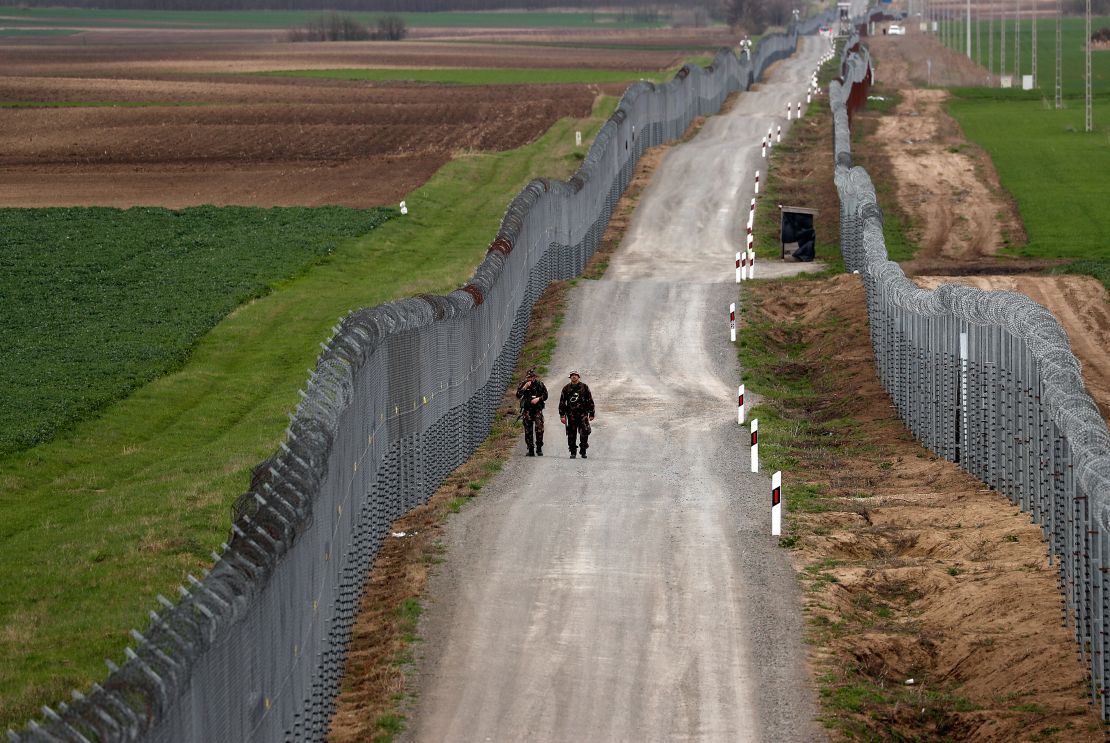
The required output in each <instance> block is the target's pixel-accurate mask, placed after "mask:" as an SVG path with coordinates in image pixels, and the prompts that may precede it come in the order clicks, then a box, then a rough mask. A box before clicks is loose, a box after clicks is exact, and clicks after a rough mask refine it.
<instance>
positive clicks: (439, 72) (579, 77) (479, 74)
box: [256, 68, 674, 85]
mask: <svg viewBox="0 0 1110 743" xmlns="http://www.w3.org/2000/svg"><path fill="white" fill-rule="evenodd" d="M256 74H259V75H266V76H271V77H322V78H333V79H339V80H373V81H394V80H403V81H408V82H426V83H439V84H447V85H525V84H533V85H534V84H537V83H622V82H633V81H635V80H639V79H644V80H651V81H655V82H660V81H662V80H663V79H664V78H670V77H673V76H674V71H673V70H672V71H670V72H667V71H662V72H660V71H658V70H657V71H654V72H635V71H630V70H590V69H584V68H579V69H574V68H568V69H558V68H550V69H548V68H535V69H512V68H504V69H501V68H496V69H434V70H428V69H420V70H416V69H409V70H402V69H374V68H367V69H355V68H351V69H338V70H275V71H270V72H260V73H256Z"/></svg>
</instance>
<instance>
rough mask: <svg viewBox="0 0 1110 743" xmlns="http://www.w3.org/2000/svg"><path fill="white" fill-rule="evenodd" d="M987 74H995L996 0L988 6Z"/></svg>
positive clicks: (991, 1) (991, 0) (1057, 0)
mask: <svg viewBox="0 0 1110 743" xmlns="http://www.w3.org/2000/svg"><path fill="white" fill-rule="evenodd" d="M1056 2H1060V0H1056ZM987 75H988V76H992V75H994V0H990V5H988V6H987Z"/></svg>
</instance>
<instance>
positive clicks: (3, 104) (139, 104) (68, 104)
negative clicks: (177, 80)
mask: <svg viewBox="0 0 1110 743" xmlns="http://www.w3.org/2000/svg"><path fill="white" fill-rule="evenodd" d="M210 105H212V104H211V103H197V102H193V101H0V108H167V107H172V108H182V107H186V106H210Z"/></svg>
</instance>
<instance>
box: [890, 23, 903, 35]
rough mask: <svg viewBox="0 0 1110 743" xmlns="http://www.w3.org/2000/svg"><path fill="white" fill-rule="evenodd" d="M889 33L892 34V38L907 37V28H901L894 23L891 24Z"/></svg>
mask: <svg viewBox="0 0 1110 743" xmlns="http://www.w3.org/2000/svg"><path fill="white" fill-rule="evenodd" d="M887 33H888V34H890V35H891V36H905V35H906V27H905V26H899V25H898V24H897V23H892V24H890V28H889V29H887Z"/></svg>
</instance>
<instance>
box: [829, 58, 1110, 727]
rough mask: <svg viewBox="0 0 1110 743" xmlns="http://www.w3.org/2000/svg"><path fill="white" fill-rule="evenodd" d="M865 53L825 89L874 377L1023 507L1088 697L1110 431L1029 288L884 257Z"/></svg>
mask: <svg viewBox="0 0 1110 743" xmlns="http://www.w3.org/2000/svg"><path fill="white" fill-rule="evenodd" d="M870 83H871V60H870V57H869V55H868V52H867V49H866V48H863V47H862V46H861V45H860V44H859V39H858V38H856V37H853V38H852V39H851V40H850V41H849V42H848V43H847V44H846V46H845V48H844V52H843V55H842V60H841V79H840V80H839V81H836V80H834V81H833V82H832V84H831V85H830V89H829V101H830V104H831V106H832V111H833V119H834V127H835V128H834V135H833V138H834V147H835V150H834V151H835V158H836V170H835V175H834V178H835V182H836V186H837V190H838V191H839V194H840V224H841V248H842V251H843V254H844V265H845V268H846V269H847V270H849V271H852V272H853V273H859V274H862V276H863V280H864V285H865V287H866V290H867V312H868V317H869V320H870V326H871V343H872V346H873V348H874V351H875V363H876V365H877V367H878V372H879V377H880V379H881V381H882V383H883V385H884V386H885V387H886V389H887V392H888V393H889V394H890V397H891V400H892V401H893V402H894V405H895V407H896V408H897V410H898V413H899V414H900V415H901V416H902V419H903V420H904V421H905V423H906V426H907V427H908V428H909V429H910V431H911V432H912V433H913V434H914V436H916V437H917V439H918V440H919V441H921V443H922V444H924V445H925V446H926V447H928V448H929V449H931V450H932V451H933V452H935V453H936V454H938V455H939V456H942V457H944V458H945V459H948V460H950V461H952V462H956V463H958V464H959V465H960V466H961V467H963V468H964V469H965V470H967V471H968V472H970V473H971V474H973V475H975V476H976V477H978V478H979V479H981V480H982V481H983V482H984V483H986V484H987V485H989V486H991V487H992V488H994V489H995V490H998V491H999V492H1002V493H1004V494H1006V495H1007V496H1008V497H1009V498H1010V500H1011V501H1012V502H1013V503H1014V504H1015V505H1018V506H1020V507H1021V509H1022V510H1024V511H1026V512H1028V513H1029V514H1030V516H1031V518H1032V519H1033V520H1034V521H1035V522H1036V523H1038V524H1039V525H1040V526H1041V528H1042V531H1043V534H1044V537H1045V540H1046V541H1047V542H1048V546H1049V556H1050V559H1054V560H1055V561H1056V563H1057V566H1058V568H1059V583H1060V589H1061V591H1062V592H1063V594H1064V597H1065V600H1066V607H1067V608H1066V609H1065V613H1066V616H1065V621H1070V623H1071V624H1073V625H1074V629H1075V639H1076V641H1077V643H1078V645H1079V650H1080V653H1081V655H1082V657H1083V660H1084V662H1086V663H1088V664H1089V665H1090V673H1091V697H1092V700H1093V701H1094V702H1096V703H1097V704H1098V705H1099V707H1100V709H1101V712H1102V718H1103V720H1107V719H1108V716H1110V702H1108V699H1107V695H1106V693H1105V690H1106V688H1107V683H1108V682H1110V679H1108V677H1107V674H1108V672H1110V664H1108V662H1107V655H1106V654H1107V652H1108V647H1107V643H1108V634H1107V633H1108V632H1110V605H1108V601H1110V591H1108V589H1110V584H1108V568H1110V432H1108V431H1107V427H1106V423H1105V421H1104V420H1103V419H1102V416H1101V415H1100V414H1099V411H1098V408H1097V407H1096V406H1095V404H1094V401H1092V400H1091V398H1090V396H1089V395H1088V394H1087V391H1086V389H1085V387H1084V385H1083V378H1082V375H1081V374H1080V365H1079V361H1078V360H1077V359H1076V357H1075V356H1074V354H1072V352H1071V348H1070V346H1069V344H1068V337H1067V335H1066V333H1065V332H1064V330H1063V329H1062V328H1061V327H1060V324H1059V323H1058V322H1057V320H1056V318H1055V317H1054V316H1053V315H1052V313H1050V312H1049V311H1048V310H1047V309H1045V308H1044V307H1042V306H1040V305H1039V304H1036V303H1035V302H1033V300H1031V299H1029V298H1028V297H1026V296H1025V295H1022V294H1017V293H1015V292H1008V291H982V290H979V289H973V288H970V287H965V286H957V285H954V284H945V285H942V286H939V287H937V288H936V289H935V290H933V291H927V290H924V289H921V288H918V287H917V285H915V284H914V283H913V282H912V281H910V280H909V279H908V278H907V277H906V275H905V274H904V273H903V272H902V269H901V267H900V266H899V265H898V264H897V263H894V262H892V261H889V260H887V252H886V245H885V242H884V240H883V214H882V211H881V209H880V208H879V206H878V202H877V200H876V197H875V188H874V186H873V185H872V183H871V179H870V177H869V176H868V174H867V171H865V170H864V169H863V168H860V167H852V156H851V142H850V133H849V125H848V122H849V117H850V114H851V112H852V110H854V108H856V107H858V106H860V105H862V104H863V103H865V102H866V98H867V90H868V89H869V87H870Z"/></svg>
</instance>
